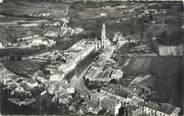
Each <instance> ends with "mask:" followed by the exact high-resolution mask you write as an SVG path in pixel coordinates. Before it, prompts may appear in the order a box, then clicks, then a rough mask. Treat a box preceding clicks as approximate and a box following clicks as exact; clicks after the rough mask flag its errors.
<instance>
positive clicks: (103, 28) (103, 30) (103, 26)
mask: <svg viewBox="0 0 184 116" xmlns="http://www.w3.org/2000/svg"><path fill="white" fill-rule="evenodd" d="M101 39H102V46H104V48H105V47H106V39H107V37H106V28H105V23H103V25H102V32H101Z"/></svg>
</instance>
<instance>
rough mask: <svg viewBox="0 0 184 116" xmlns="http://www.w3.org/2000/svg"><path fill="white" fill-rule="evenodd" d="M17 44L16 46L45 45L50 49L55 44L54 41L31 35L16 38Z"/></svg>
mask: <svg viewBox="0 0 184 116" xmlns="http://www.w3.org/2000/svg"><path fill="white" fill-rule="evenodd" d="M17 41H18V44H15V45H16V46H17V45H18V46H28V47H32V46H40V45H45V46H47V47H51V46H53V45H55V44H56V41H54V40H52V39H47V38H45V37H41V36H39V35H31V36H26V37H23V38H18V39H17Z"/></svg>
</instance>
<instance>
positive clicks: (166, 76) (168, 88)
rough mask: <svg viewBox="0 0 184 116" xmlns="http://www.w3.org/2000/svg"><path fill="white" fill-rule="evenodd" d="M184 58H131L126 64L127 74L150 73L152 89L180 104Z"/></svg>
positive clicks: (177, 104) (173, 102) (175, 103)
mask: <svg viewBox="0 0 184 116" xmlns="http://www.w3.org/2000/svg"><path fill="white" fill-rule="evenodd" d="M183 64H184V58H181V57H149V58H144V57H143V58H141V57H140V58H132V59H131V61H130V64H129V65H128V67H127V69H125V70H126V71H127V74H128V75H134V77H136V76H138V75H144V74H152V75H154V78H156V79H154V80H155V83H156V85H155V86H154V87H153V90H155V91H157V92H160V93H162V94H164V95H165V96H167V97H168V98H169V99H171V101H172V104H174V105H176V106H180V107H181V106H182V103H181V101H182V91H183V90H182V81H181V80H182V78H183V74H182V73H183V72H184V68H183V66H184V65H183Z"/></svg>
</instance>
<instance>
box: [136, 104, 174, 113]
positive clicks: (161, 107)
mask: <svg viewBox="0 0 184 116" xmlns="http://www.w3.org/2000/svg"><path fill="white" fill-rule="evenodd" d="M139 104H141V105H144V106H147V107H149V108H152V109H155V110H158V111H161V112H163V113H166V114H171V113H172V112H173V111H174V110H175V109H176V108H177V107H175V106H174V105H171V104H168V103H160V104H157V103H153V102H147V103H143V102H140V103H139Z"/></svg>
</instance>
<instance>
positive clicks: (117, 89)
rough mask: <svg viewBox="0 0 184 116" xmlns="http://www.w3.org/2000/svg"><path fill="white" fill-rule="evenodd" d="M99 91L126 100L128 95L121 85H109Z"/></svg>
mask: <svg viewBox="0 0 184 116" xmlns="http://www.w3.org/2000/svg"><path fill="white" fill-rule="evenodd" d="M101 90H103V91H106V92H108V93H111V94H114V95H118V96H121V97H124V98H126V97H127V95H128V93H127V92H126V91H125V90H124V89H123V88H122V86H121V85H115V84H109V85H107V86H106V87H102V88H101Z"/></svg>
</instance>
